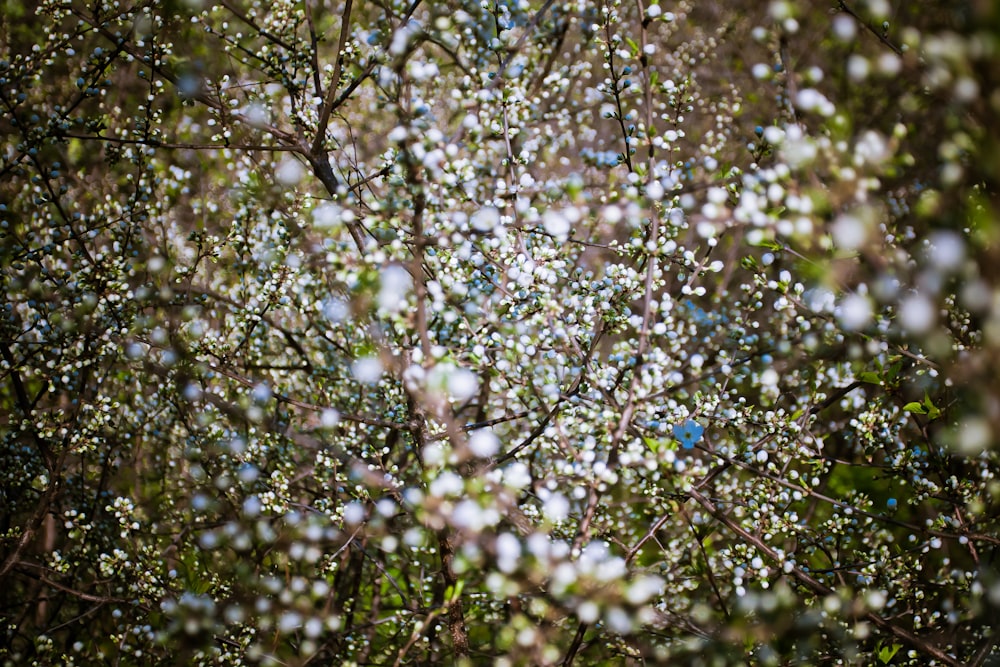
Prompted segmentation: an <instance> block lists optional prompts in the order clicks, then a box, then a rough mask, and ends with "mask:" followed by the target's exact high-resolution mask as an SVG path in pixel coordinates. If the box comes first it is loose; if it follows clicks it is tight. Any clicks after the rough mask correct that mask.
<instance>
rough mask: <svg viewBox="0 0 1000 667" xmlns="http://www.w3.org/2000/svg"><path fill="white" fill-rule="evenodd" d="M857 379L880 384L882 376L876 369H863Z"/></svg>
mask: <svg viewBox="0 0 1000 667" xmlns="http://www.w3.org/2000/svg"><path fill="white" fill-rule="evenodd" d="M858 379H859V380H861V381H862V382H867V383H868V384H882V376H881V375H880V374H879V373H878V372H877V371H865V372H864V373H862V374H861V375H859V376H858Z"/></svg>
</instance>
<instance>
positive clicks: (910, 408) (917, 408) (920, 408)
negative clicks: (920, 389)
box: [903, 401, 927, 415]
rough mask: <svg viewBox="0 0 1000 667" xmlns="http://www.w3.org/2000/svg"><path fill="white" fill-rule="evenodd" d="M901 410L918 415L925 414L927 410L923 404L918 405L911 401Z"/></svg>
mask: <svg viewBox="0 0 1000 667" xmlns="http://www.w3.org/2000/svg"><path fill="white" fill-rule="evenodd" d="M903 409H904V410H906V411H907V412H912V413H914V414H918V415H926V414H927V408H925V407H924V404H923V403H919V402H917V401H911V402H910V403H907V404H906V405H904V406H903Z"/></svg>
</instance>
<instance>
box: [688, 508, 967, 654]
mask: <svg viewBox="0 0 1000 667" xmlns="http://www.w3.org/2000/svg"><path fill="white" fill-rule="evenodd" d="M688 495H690V497H691V498H692V499H694V501H695V502H697V503H698V504H699V505H701V506H702V507H703V508H704V509H705V511H706V512H708V513H709V514H710V515H711V516H712V517H713V518H714V519H715V520H716V521H718V522H719V523H721V524H722V525H724V526H725V527H726V528H728V529H729V530H730V531H732V532H733V533H735V534H736V535H738V536H739V537H740V538H741V539H742V540H743V541H744V542H746V543H747V544H751V545H753V546H754V548H756V549H757V550H758V551H760V552H761V553H762V554H764V555H766V556H767V557H768V558H770V559H771V560H772V561H773V562H775V563H778V564H783V559H782V558H781V557H780V556H779V555H778V553H777V552H775V551H774V549H772V548H771V547H770V546H769V545H767V544H766V543H765V542H764V541H763V540H761V539H760V538H759V537H757V536H756V535H754V534H752V533H750V532H749V531H747V530H745V529H744V528H742V527H741V526H740V525H739V524H737V523H736V522H735V521H733V519H731V518H730V517H729V516H728V515H727V514H726V513H725V512H723V511H721V510H720V509H719V508H718V507H717V506H716V505H715V503H713V502H712V501H710V500H709V499H708V498H706V497H705V496H703V495H702V494H701V493H700V492H698V491H695V490H693V489H692V490H690V491H688ZM789 575H790V576H791V577H793V578H794V579H796V580H797V581H798V582H799V583H800V584H802V585H803V586H804V587H805V588H806V589H808V590H809V591H811V592H812V593H813V594H815V595H817V596H822V597H827V596H829V595H834V594H835V593H836V591H834V590H833V589H832V588H830V587H829V586H826V585H825V584H823V583H821V582H820V581H818V580H816V579H814V578H813V577H812V576H810V575H809V574H807V573H806V572H805V571H803V570H802V569H801V568H799V567H793V568H792V570H791V572H789ZM860 616H861V617H862V618H866V619H868V620H869V621H871V622H872V623H874V624H875V625H876V626H877V627H879V628H881V629H882V630H886V631H888V632H891V633H892V634H893V635H895V636H896V637H897V638H898V639H900V640H902V641H903V642H905V643H907V644H909V645H910V646H911V647H913V648H914V649H916V650H918V651H920V652H922V653H924V654H925V655H928V656H931V657H933V658H935V659H936V660H940V661H941V662H942V663H944V664H946V665H949V667H962V665H963V664H964V663H963V662H960V661H959V660H957V659H955V658H954V657H952V656H950V655H948V654H947V653H945V652H944V651H942V650H941V649H939V648H938V647H936V646H933V645H931V644H930V643H928V642H927V641H926V640H924V639H923V638H921V637H918V636H917V635H915V634H913V633H912V632H910V631H909V630H907V629H906V628H902V627H900V626H898V625H896V624H894V623H893V622H891V621H889V620H887V619H885V618H884V617H882V616H880V615H879V614H877V613H875V612H874V611H867V612H863V613H862V614H860Z"/></svg>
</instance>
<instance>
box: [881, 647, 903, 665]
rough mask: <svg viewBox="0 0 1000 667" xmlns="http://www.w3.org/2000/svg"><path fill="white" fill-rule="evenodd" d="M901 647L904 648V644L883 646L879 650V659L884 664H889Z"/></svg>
mask: <svg viewBox="0 0 1000 667" xmlns="http://www.w3.org/2000/svg"><path fill="white" fill-rule="evenodd" d="M901 648H903V645H902V644H891V645H885V646H882V648H880V649H879V650H878V659H879V661H880V662H881V663H882V664H884V665H887V664H889V662H890V661H891V660H892V659H893V658H894V657H895V656H896V654H897V653H899V649H901Z"/></svg>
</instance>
